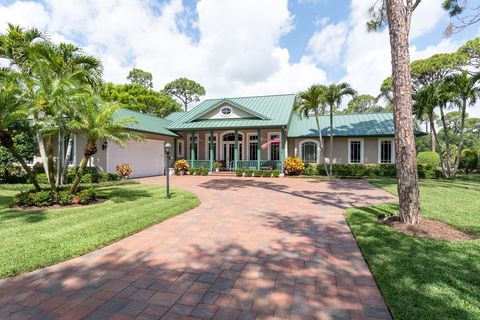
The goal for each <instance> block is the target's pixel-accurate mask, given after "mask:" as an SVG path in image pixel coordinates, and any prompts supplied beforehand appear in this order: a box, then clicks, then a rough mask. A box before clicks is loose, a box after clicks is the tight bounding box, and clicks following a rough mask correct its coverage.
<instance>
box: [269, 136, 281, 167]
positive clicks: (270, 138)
mask: <svg viewBox="0 0 480 320" xmlns="http://www.w3.org/2000/svg"><path fill="white" fill-rule="evenodd" d="M274 134H275V135H278V137H279V138H280V140H281V139H282V133H281V132H276V131H273V132H267V141H269V142H270V141H271V140H272V135H274ZM280 143H282V142H280ZM271 146H272V145H271V144H269V145H268V161H272V155H271V151H270V147H271ZM281 152H282V148H281V147H280V150H279V153H278V154H279V156H280V159H282V155H281ZM280 159H278V160H280ZM275 161H277V160H275Z"/></svg>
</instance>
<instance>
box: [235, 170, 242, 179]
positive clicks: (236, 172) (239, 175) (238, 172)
mask: <svg viewBox="0 0 480 320" xmlns="http://www.w3.org/2000/svg"><path fill="white" fill-rule="evenodd" d="M235 175H236V176H237V177H241V176H243V169H236V170H235Z"/></svg>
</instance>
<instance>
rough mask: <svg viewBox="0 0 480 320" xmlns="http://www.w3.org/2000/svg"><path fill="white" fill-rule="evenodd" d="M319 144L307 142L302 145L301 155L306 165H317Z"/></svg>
mask: <svg viewBox="0 0 480 320" xmlns="http://www.w3.org/2000/svg"><path fill="white" fill-rule="evenodd" d="M317 145H318V144H317V143H316V142H313V141H305V142H302V143H301V144H300V155H301V157H302V160H303V162H305V163H317V159H318V154H317V149H318V148H317Z"/></svg>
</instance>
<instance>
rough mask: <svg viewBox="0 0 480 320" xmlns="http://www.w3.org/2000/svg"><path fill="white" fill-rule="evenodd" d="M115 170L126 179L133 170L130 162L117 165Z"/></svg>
mask: <svg viewBox="0 0 480 320" xmlns="http://www.w3.org/2000/svg"><path fill="white" fill-rule="evenodd" d="M115 172H116V173H117V174H118V175H119V176H121V177H123V178H124V179H126V178H128V177H129V176H130V175H131V174H132V172H133V170H132V168H131V167H130V165H129V164H128V163H123V164H119V165H117V166H116V167H115Z"/></svg>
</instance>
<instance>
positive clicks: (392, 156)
mask: <svg viewBox="0 0 480 320" xmlns="http://www.w3.org/2000/svg"><path fill="white" fill-rule="evenodd" d="M383 141H390V142H391V143H392V151H391V152H392V154H391V158H392V162H391V163H384V164H395V163H396V159H395V139H394V138H378V144H377V155H378V157H377V163H379V164H382V162H381V160H382V159H381V157H382V142H383Z"/></svg>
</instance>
